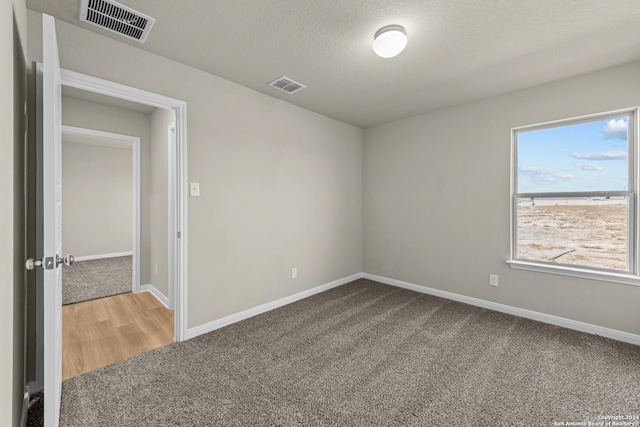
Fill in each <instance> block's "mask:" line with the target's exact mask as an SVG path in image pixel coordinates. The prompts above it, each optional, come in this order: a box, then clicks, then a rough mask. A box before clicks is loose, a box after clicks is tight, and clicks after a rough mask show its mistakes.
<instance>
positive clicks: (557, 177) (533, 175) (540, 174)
mask: <svg viewBox="0 0 640 427" xmlns="http://www.w3.org/2000/svg"><path fill="white" fill-rule="evenodd" d="M518 171H519V172H520V173H523V174H525V175H527V176H529V177H530V179H531V180H532V181H533V182H534V183H536V184H552V183H555V182H558V181H566V180H569V179H572V178H574V176H573V175H571V174H569V173H564V172H560V171H556V170H551V169H545V168H539V167H536V166H524V165H523V166H520V167H518Z"/></svg>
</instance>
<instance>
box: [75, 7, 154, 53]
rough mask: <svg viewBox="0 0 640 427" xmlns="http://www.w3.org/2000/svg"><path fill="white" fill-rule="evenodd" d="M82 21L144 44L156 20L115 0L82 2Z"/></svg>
mask: <svg viewBox="0 0 640 427" xmlns="http://www.w3.org/2000/svg"><path fill="white" fill-rule="evenodd" d="M80 20H81V21H84V22H88V23H90V24H93V25H96V26H98V27H100V28H104V29H106V30H109V31H113V32H114V33H118V34H120V35H122V36H125V37H128V38H130V39H133V40H137V41H139V42H140V43H144V41H145V40H146V39H147V36H148V35H149V31H151V27H152V26H153V24H154V22H156V20H155V19H154V18H152V17H150V16H147V15H145V14H144V13H140V12H138V11H137V10H133V9H131V8H130V7H127V6H125V5H122V4H120V3H118V2H116V1H113V0H81V3H80Z"/></svg>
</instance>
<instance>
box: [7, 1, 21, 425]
mask: <svg viewBox="0 0 640 427" xmlns="http://www.w3.org/2000/svg"><path fill="white" fill-rule="evenodd" d="M26 36H27V34H26V7H25V3H24V1H18V0H14V1H3V2H2V3H1V4H0V132H1V137H0V145H1V148H2V155H1V156H0V283H2V286H0V300H1V301H3V307H2V310H0V384H2V387H0V424H1V425H4V426H17V425H18V423H19V420H20V410H21V407H22V393H23V390H24V384H25V362H24V354H25V353H24V348H25V289H26V286H25V283H26V280H25V279H26V277H25V276H26V273H25V270H24V260H25V258H24V257H25V254H26V250H25V241H26V236H25V233H26V222H25V191H24V188H25V180H24V172H25V166H24V165H25V159H26V138H25V132H26V126H27V122H26V117H25V103H26V96H27V95H26V81H27V79H26V75H27V66H26V62H25V58H26V53H27V48H26V41H27V39H26Z"/></svg>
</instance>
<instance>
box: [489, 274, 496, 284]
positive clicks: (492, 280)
mask: <svg viewBox="0 0 640 427" xmlns="http://www.w3.org/2000/svg"><path fill="white" fill-rule="evenodd" d="M489 284H490V285H491V286H498V275H497V274H490V275H489Z"/></svg>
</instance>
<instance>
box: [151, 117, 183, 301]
mask: <svg viewBox="0 0 640 427" xmlns="http://www.w3.org/2000/svg"><path fill="white" fill-rule="evenodd" d="M175 120H176V115H175V112H174V111H173V110H163V109H159V108H158V109H156V110H155V111H154V112H153V113H151V115H150V124H149V126H150V129H149V134H150V135H151V146H150V147H149V157H150V158H149V163H150V174H151V177H150V180H149V242H148V245H149V264H150V265H149V268H150V270H149V277H150V278H151V282H150V283H151V284H152V285H153V286H154V287H155V288H156V289H157V290H159V291H160V292H161V293H162V294H163V295H164V296H166V297H167V298H169V270H168V269H169V264H168V262H169V241H168V240H169V198H168V194H169V193H168V188H169V173H168V171H169V158H168V155H169V151H168V148H169V142H168V141H169V140H168V135H167V131H168V128H169V125H170V124H171V123H174V122H175ZM156 265H157V266H158V270H157V272H156Z"/></svg>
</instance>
